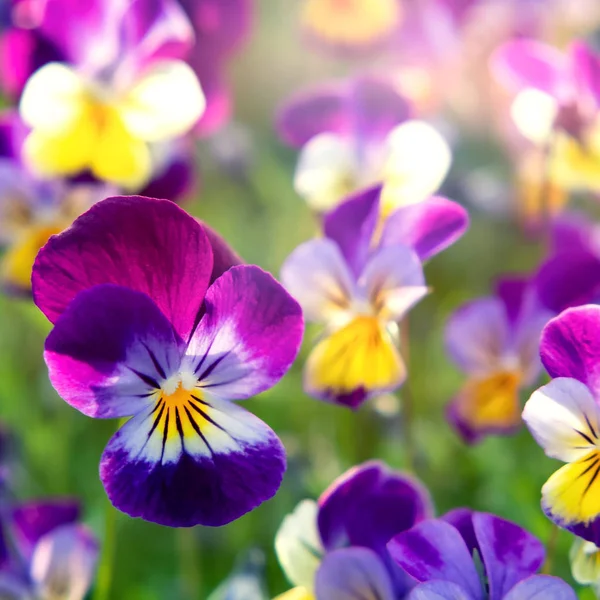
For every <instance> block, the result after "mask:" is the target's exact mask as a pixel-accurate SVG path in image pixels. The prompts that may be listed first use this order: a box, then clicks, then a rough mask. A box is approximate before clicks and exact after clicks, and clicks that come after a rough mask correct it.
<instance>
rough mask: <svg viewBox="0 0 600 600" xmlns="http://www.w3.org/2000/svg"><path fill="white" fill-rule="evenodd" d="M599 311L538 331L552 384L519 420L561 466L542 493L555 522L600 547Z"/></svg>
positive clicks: (576, 311)
mask: <svg viewBox="0 0 600 600" xmlns="http://www.w3.org/2000/svg"><path fill="white" fill-rule="evenodd" d="M599 333H600V307H598V306H591V305H587V306H580V307H576V308H570V309H568V310H566V311H565V312H563V313H561V314H560V315H559V316H558V317H556V318H555V319H553V320H552V321H550V322H549V323H548V325H546V327H545V328H544V331H543V332H542V338H541V345H540V355H541V358H542V363H543V365H544V367H545V368H546V370H547V371H548V373H549V374H550V376H551V377H552V381H551V382H550V383H549V384H548V385H545V386H543V387H541V388H540V389H539V390H537V391H536V392H534V394H533V395H532V396H531V398H530V399H529V401H528V402H527V403H526V404H525V409H524V411H523V420H524V421H525V423H526V424H527V427H528V428H529V430H530V431H531V433H532V435H533V437H534V438H535V440H536V441H537V442H538V444H539V445H540V446H541V447H542V448H543V449H544V451H545V452H546V454H547V455H548V456H550V457H551V458H556V459H558V460H560V461H562V462H564V463H566V464H565V465H564V466H563V467H561V468H560V469H559V470H558V471H556V473H554V474H553V475H552V476H551V477H550V479H548V481H547V482H546V483H545V484H544V486H543V488H542V508H543V509H544V512H545V513H546V514H547V515H548V517H550V518H551V519H552V520H553V521H554V522H555V523H557V524H558V525H559V526H561V527H565V528H567V529H569V530H571V531H573V532H574V533H576V534H577V535H579V536H580V537H583V538H585V539H587V540H589V541H592V542H595V543H598V542H600V536H599V535H598V526H599V523H600V519H599V517H600V503H599V502H598V494H599V493H600V488H599V487H598V486H599V485H600V484H599V480H598V473H599V472H600V454H599V452H598V435H600V407H599V404H598V403H599V393H600V387H599V381H598V376H597V375H598V368H597V365H598V361H599V360H600V342H599V341H598V340H599V337H598V335H599Z"/></svg>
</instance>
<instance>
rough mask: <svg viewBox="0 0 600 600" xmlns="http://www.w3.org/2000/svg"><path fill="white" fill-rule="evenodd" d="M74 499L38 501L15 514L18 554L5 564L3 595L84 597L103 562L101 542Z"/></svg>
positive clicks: (19, 598)
mask: <svg viewBox="0 0 600 600" xmlns="http://www.w3.org/2000/svg"><path fill="white" fill-rule="evenodd" d="M78 519H79V507H78V505H77V503H76V502H73V501H70V500H64V501H62V500H53V501H41V502H38V501H34V502H28V503H25V504H22V505H19V506H16V507H15V508H14V509H13V510H12V512H11V515H10V518H9V520H8V521H9V522H8V523H7V525H8V530H9V532H10V533H11V534H12V539H13V542H14V544H13V545H14V548H15V550H16V552H17V556H16V557H14V558H13V559H12V560H11V561H10V562H9V563H7V564H5V566H3V567H2V568H1V569H0V595H1V596H2V597H3V598H4V597H7V598H11V599H12V598H14V599H15V600H30V599H36V600H54V599H56V598H64V599H68V600H83V598H84V597H85V596H86V594H87V592H88V591H89V589H90V587H91V585H92V582H93V579H94V574H95V571H96V563H97V561H98V554H99V550H98V542H97V541H96V539H95V537H94V535H93V534H92V532H91V531H90V530H89V529H88V528H87V527H85V526H84V525H81V524H79V523H78Z"/></svg>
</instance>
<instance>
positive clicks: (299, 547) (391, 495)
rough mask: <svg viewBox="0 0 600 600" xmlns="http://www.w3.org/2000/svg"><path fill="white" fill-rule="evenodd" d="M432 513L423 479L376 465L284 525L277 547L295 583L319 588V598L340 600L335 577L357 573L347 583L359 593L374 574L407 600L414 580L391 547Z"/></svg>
mask: <svg viewBox="0 0 600 600" xmlns="http://www.w3.org/2000/svg"><path fill="white" fill-rule="evenodd" d="M432 513H433V508H432V505H431V499H430V497H429V493H428V492H427V490H426V489H425V487H424V486H423V485H422V484H421V483H420V482H419V481H418V480H416V479H414V478H413V477H411V476H409V475H406V474H403V473H401V472H397V471H393V470H391V469H389V468H388V467H387V466H386V465H385V464H383V463H380V462H378V461H370V462H366V463H364V464H362V465H359V466H357V467H354V468H352V469H350V470H349V471H347V472H346V473H345V474H344V475H342V476H341V477H339V478H338V479H337V480H336V481H334V482H333V483H332V484H331V486H330V487H329V488H328V489H327V490H326V491H325V492H324V493H323V494H322V495H321V497H320V498H319V501H318V506H317V505H314V504H312V503H309V501H305V502H304V503H302V504H301V505H300V506H299V508H298V509H297V510H296V512H295V513H294V514H292V515H290V516H288V517H287V518H286V520H285V521H284V523H283V524H282V526H281V528H280V530H279V532H278V534H277V538H276V541H275V547H276V550H277V555H278V558H279V561H280V563H281V565H282V568H283V569H284V571H285V572H286V575H287V576H288V578H289V579H290V581H291V582H292V583H293V584H294V585H297V586H300V587H302V588H304V589H306V590H307V591H313V590H314V593H315V596H316V598H317V600H334V599H335V598H336V597H337V596H335V594H333V593H332V591H331V580H332V578H337V577H338V575H340V574H341V573H340V571H341V572H343V573H345V574H346V575H348V574H350V573H351V572H352V571H357V570H361V573H360V574H358V575H356V577H348V581H347V585H350V586H355V585H356V586H357V587H356V588H355V589H353V593H358V590H359V586H360V585H364V583H365V580H364V579H363V577H367V579H371V576H373V577H374V579H376V580H383V581H384V582H385V583H384V584H383V585H384V586H385V587H386V589H390V590H393V592H394V594H397V597H398V598H402V597H403V596H404V594H405V593H406V592H407V590H408V589H409V588H410V587H411V586H412V585H413V582H412V580H411V579H410V578H408V577H407V576H406V575H405V574H404V573H403V572H402V571H401V570H400V569H399V568H398V567H397V566H396V565H395V564H393V562H392V561H391V560H390V556H389V553H388V551H387V550H386V544H387V542H388V541H389V540H390V539H391V538H392V537H393V536H394V535H396V534H398V533H400V532H402V531H406V530H408V529H410V528H411V527H412V526H413V525H415V524H416V523H419V522H421V521H422V520H423V519H426V518H428V517H430V516H431V515H432ZM321 559H322V560H321ZM361 565H364V566H365V567H366V568H365V569H362V568H361ZM344 591H345V592H346V593H347V594H350V592H351V590H350V589H348V590H344ZM338 592H340V593H341V590H338ZM342 597H349V598H354V596H353V595H352V594H350V595H348V596H340V598H342ZM356 597H357V598H359V597H360V596H356ZM390 597H391V596H390Z"/></svg>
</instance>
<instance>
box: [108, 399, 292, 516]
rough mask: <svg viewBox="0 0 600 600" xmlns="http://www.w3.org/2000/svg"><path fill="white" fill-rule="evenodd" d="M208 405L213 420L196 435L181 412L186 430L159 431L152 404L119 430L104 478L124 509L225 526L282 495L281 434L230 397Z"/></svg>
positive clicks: (134, 513)
mask: <svg viewBox="0 0 600 600" xmlns="http://www.w3.org/2000/svg"><path fill="white" fill-rule="evenodd" d="M203 406H204V410H205V411H206V414H208V415H209V416H210V419H211V420H210V421H208V420H202V419H199V420H198V421H197V425H198V431H199V432H200V433H198V434H196V433H194V431H193V430H192V429H191V427H190V428H189V430H187V426H188V425H189V423H188V422H187V421H186V420H185V419H187V417H185V416H183V415H181V414H180V413H177V414H178V415H179V416H178V418H179V419H181V421H180V424H181V423H182V424H183V425H182V426H183V428H184V429H183V430H182V433H181V434H180V435H177V433H175V435H174V436H173V437H170V436H168V435H167V434H166V433H164V432H163V431H158V429H160V428H155V427H153V423H154V422H155V415H154V414H153V413H152V409H151V408H149V409H148V410H146V411H145V412H142V413H139V414H137V415H136V416H135V417H133V418H132V419H130V420H129V421H128V422H127V423H126V424H125V425H124V426H123V427H121V429H119V430H118V431H117V433H115V435H114V436H113V437H112V439H111V440H110V442H109V443H108V445H107V447H106V449H105V450H104V454H103V455H102V460H101V463H100V479H101V480H102V483H103V484H104V487H105V489H106V493H107V494H108V497H109V499H110V500H111V502H112V503H113V504H114V505H115V506H116V507H117V508H118V509H119V510H121V511H123V512H125V513H127V514H128V515H130V516H132V517H141V518H143V519H145V520H147V521H152V522H155V523H160V524H161V525H167V526H169V527H192V526H194V525H209V526H220V525H225V524H226V523H229V522H230V521H233V520H234V519H237V518H239V517H241V516H242V515H243V514H245V513H247V512H248V511H250V510H252V509H253V508H255V507H256V506H258V505H259V504H261V503H262V502H264V501H265V500H268V499H269V498H271V497H272V496H273V495H274V494H275V493H276V492H277V490H278V489H279V486H280V484H281V479H282V477H283V473H284V471H285V467H286V461H285V450H284V448H283V446H282V444H281V442H280V440H279V438H278V437H277V436H276V435H275V433H274V432H273V431H272V430H271V429H270V428H269V427H268V426H267V425H266V424H265V423H263V422H262V421H261V420H260V419H258V418H257V417H255V416H254V415H252V414H251V413H249V412H248V411H246V410H244V409H243V408H241V407H240V406H238V405H236V404H234V403H232V402H227V401H221V400H218V399H214V398H213V399H211V400H210V403H209V402H203ZM171 412H172V411H171ZM171 418H174V417H173V416H172V417H171ZM172 430H175V428H172Z"/></svg>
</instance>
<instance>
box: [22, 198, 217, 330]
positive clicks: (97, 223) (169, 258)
mask: <svg viewBox="0 0 600 600" xmlns="http://www.w3.org/2000/svg"><path fill="white" fill-rule="evenodd" d="M212 270H213V256H212V250H211V245H210V241H209V239H208V237H207V235H206V234H205V233H204V230H203V228H202V227H201V226H200V224H199V223H198V222H197V221H196V220H195V219H193V218H192V217H190V216H189V215H188V214H187V213H185V212H184V211H183V210H181V209H180V208H179V207H178V206H176V205H175V204H174V203H173V202H170V201H168V200H156V199H153V198H144V197H142V196H122V197H115V198H108V199H106V200H103V201H101V202H99V203H97V204H96V205H94V206H93V207H92V208H91V209H90V210H89V211H87V212H86V213H85V214H83V215H82V216H81V217H79V218H78V219H77V220H76V221H75V222H74V223H73V225H72V226H71V227H70V228H69V229H67V230H66V231H64V232H63V233H61V234H59V235H57V236H54V237H52V238H50V240H49V242H48V243H47V244H46V245H45V246H44V247H43V248H42V250H41V251H40V253H39V254H38V256H37V259H36V261H35V265H34V268H33V275H32V288H33V297H34V301H35V303H36V304H37V306H38V308H39V309H40V310H41V311H42V312H43V313H44V314H45V315H46V316H47V317H48V319H50V321H52V322H54V321H56V319H57V318H58V316H59V315H60V314H61V313H62V312H63V311H64V310H65V308H66V307H67V305H68V304H69V302H70V301H71V300H72V299H73V298H74V297H75V296H76V295H77V294H78V293H79V292H80V291H82V290H85V289H87V288H90V287H92V286H94V285H98V284H101V283H115V284H118V285H122V286H124V287H129V288H131V289H133V290H136V291H139V292H143V293H145V294H146V295H148V296H149V297H150V298H152V300H154V302H155V303H156V305H157V306H158V308H159V309H160V310H161V312H162V313H163V314H164V315H165V316H166V317H167V318H168V319H169V321H170V322H171V323H172V324H173V326H174V327H175V329H176V330H177V332H178V333H179V335H180V336H181V337H182V338H183V339H187V338H188V337H189V335H190V333H191V331H192V329H193V327H194V325H195V322H196V318H197V315H198V312H199V310H200V307H201V305H202V301H203V299H204V295H205V293H206V289H207V288H208V284H209V281H210V276H211V273H212Z"/></svg>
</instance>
